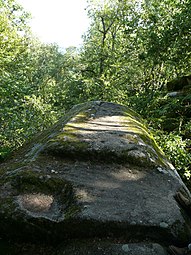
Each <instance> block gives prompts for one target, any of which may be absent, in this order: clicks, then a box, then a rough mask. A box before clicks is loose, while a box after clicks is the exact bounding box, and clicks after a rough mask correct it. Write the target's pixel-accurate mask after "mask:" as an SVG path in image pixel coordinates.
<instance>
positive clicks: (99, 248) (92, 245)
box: [58, 241, 168, 255]
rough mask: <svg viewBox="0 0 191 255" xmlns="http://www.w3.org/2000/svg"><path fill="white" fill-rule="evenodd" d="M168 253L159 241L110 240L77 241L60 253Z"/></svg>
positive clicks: (118, 254)
mask: <svg viewBox="0 0 191 255" xmlns="http://www.w3.org/2000/svg"><path fill="white" fill-rule="evenodd" d="M70 254H72V255H87V254H91V255H126V254H128V255H167V254H168V253H167V252H166V250H165V249H164V248H163V247H162V246H161V245H159V244H157V243H114V242H113V243H112V242H109V241H92V242H88V241H76V242H71V243H70V244H68V245H67V244H66V245H65V246H63V248H61V249H60V252H58V255H70Z"/></svg>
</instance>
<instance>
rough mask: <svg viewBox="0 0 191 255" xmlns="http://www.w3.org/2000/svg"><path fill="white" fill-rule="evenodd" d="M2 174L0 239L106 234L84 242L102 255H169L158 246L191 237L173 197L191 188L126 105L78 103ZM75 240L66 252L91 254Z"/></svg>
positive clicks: (56, 239) (56, 238)
mask: <svg viewBox="0 0 191 255" xmlns="http://www.w3.org/2000/svg"><path fill="white" fill-rule="evenodd" d="M0 174H1V179H0V218H1V221H0V237H1V238H9V239H10V238H13V239H17V240H18V239H20V240H26V241H27V240H30V241H37V240H47V241H53V242H61V241H64V240H65V241H66V240H69V239H83V240H87V239H86V238H91V239H93V240H97V238H98V240H105V239H107V244H106V243H105V241H103V242H102V241H101V244H100V241H99V242H97V241H95V242H94V245H93V246H91V249H89V248H88V247H89V246H88V244H87V245H85V246H86V250H87V248H88V249H89V251H90V253H88V254H92V255H93V254H97V255H99V254H115V253H109V251H113V249H114V250H115V249H117V250H116V254H126V253H127V251H129V253H128V254H141V252H140V251H142V254H166V253H165V250H164V249H163V248H162V247H161V246H160V245H159V244H162V245H163V246H165V245H168V244H170V243H172V242H175V243H179V244H184V243H186V242H188V241H189V238H190V237H191V221H190V219H189V217H188V216H187V215H186V213H185V212H184V211H183V210H182V209H181V208H180V207H179V205H178V204H177V202H176V200H175V198H174V195H175V194H176V192H177V191H178V190H180V189H181V190H182V191H183V192H184V194H185V195H186V196H187V197H190V194H189V192H188V190H187V188H186V187H185V185H184V184H183V182H182V180H181V179H180V177H179V175H178V174H177V172H176V170H175V169H174V167H173V166H172V165H171V163H170V162H169V161H168V160H167V159H166V157H165V155H164V154H163V152H161V150H160V149H159V147H158V146H157V145H156V143H155V141H154V139H153V137H152V135H151V134H150V133H149V131H148V130H147V128H146V127H145V125H144V121H143V120H142V119H141V118H140V116H139V115H137V114H136V113H135V112H134V111H132V110H130V109H129V108H128V107H125V106H122V105H118V104H113V103H107V102H100V101H95V102H89V103H85V104H82V105H77V106H75V107H74V108H73V109H72V110H71V111H70V112H69V113H68V114H67V115H66V116H64V117H63V118H61V119H60V121H59V122H58V123H56V124H55V125H54V126H53V127H51V128H50V129H48V130H46V131H45V132H43V133H42V134H39V135H37V136H36V137H34V139H33V141H31V142H30V143H28V144H26V145H25V146H23V147H22V148H21V149H20V150H19V151H18V152H16V153H15V155H14V156H13V157H12V159H10V160H9V161H7V162H6V163H4V164H1V167H0ZM85 243H86V242H85ZM130 243H131V244H130ZM132 243H139V244H137V245H134V244H132ZM157 243H159V244H157ZM147 244H148V245H147ZM75 245H76V244H75ZM75 245H74V246H71V244H70V246H68V247H67V248H66V249H62V252H61V253H60V254H87V253H86V252H85V251H84V249H85V248H83V247H85V246H84V242H83V243H82V244H78V245H77V248H75V247H76V246H75ZM133 245H134V246H133ZM99 247H102V249H103V251H104V252H105V253H101V252H100V249H101V248H100V249H99ZM71 249H73V252H72V253H71ZM118 249H120V251H118ZM133 249H134V253H130V251H132V250H133ZM148 249H150V250H148ZM80 250H81V252H80ZM143 250H145V253H144V252H143ZM96 251H97V252H96ZM117 251H118V253H117ZM136 251H137V253H136Z"/></svg>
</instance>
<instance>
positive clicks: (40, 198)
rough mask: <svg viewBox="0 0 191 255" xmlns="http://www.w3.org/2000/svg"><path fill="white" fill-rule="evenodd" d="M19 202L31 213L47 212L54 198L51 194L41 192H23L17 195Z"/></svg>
mask: <svg viewBox="0 0 191 255" xmlns="http://www.w3.org/2000/svg"><path fill="white" fill-rule="evenodd" d="M18 201H19V204H20V205H21V207H22V208H24V209H25V210H28V211H30V212H33V213H40V212H43V213H45V212H48V211H49V210H50V209H51V206H52V204H53V201H54V198H53V196H52V195H45V194H41V193H36V194H23V195H20V196H18Z"/></svg>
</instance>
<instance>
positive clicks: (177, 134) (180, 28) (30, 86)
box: [0, 0, 191, 180]
mask: <svg viewBox="0 0 191 255" xmlns="http://www.w3.org/2000/svg"><path fill="white" fill-rule="evenodd" d="M87 6H88V7H87V10H88V15H89V17H90V19H91V24H90V27H89V29H88V31H87V32H86V33H85V34H84V35H83V40H84V42H83V45H82V47H81V48H79V49H77V48H75V47H70V48H68V49H66V50H65V51H64V52H63V51H61V50H60V49H59V47H58V46H57V45H52V44H50V45H46V44H43V43H41V42H40V41H39V40H38V39H36V38H34V36H33V35H32V33H31V31H30V27H29V26H28V21H29V19H30V14H28V13H27V12H25V10H24V9H23V8H22V6H20V5H19V4H18V3H17V2H16V0H0V10H1V12H0V30H1V33H0V72H1V75H0V146H1V148H0V157H1V159H3V158H5V157H6V156H7V155H8V154H9V153H10V152H11V151H12V150H14V149H16V148H18V147H19V146H21V145H22V144H23V143H24V142H25V141H26V140H28V139H30V138H31V137H32V136H33V135H34V134H35V133H37V132H39V131H41V130H43V129H45V128H47V127H48V126H49V125H51V124H52V123H54V122H55V121H56V120H57V119H58V118H59V117H60V116H61V115H63V114H64V113H65V111H67V110H68V109H69V108H71V107H72V106H73V105H74V104H78V103H82V102H85V101H90V100H105V101H112V102H116V103H120V104H124V105H128V106H130V107H132V108H133V109H135V110H136V111H137V112H139V113H140V114H141V115H142V116H143V117H144V118H145V119H146V120H147V123H148V125H149V127H150V128H151V129H152V130H153V132H154V134H155V138H156V139H157V141H158V143H159V144H160V146H161V147H162V149H163V150H164V151H165V153H166V154H167V155H168V156H169V157H170V159H171V160H172V162H173V163H174V164H175V166H176V167H177V169H178V170H179V172H180V173H181V175H182V176H183V178H185V179H188V180H189V178H190V174H191V168H190V164H189V162H190V160H191V154H190V148H191V143H190V136H191V122H190V116H191V106H190V102H191V94H190V90H189V89H188V90H186V92H184V94H183V96H181V97H174V98H171V97H169V96H167V89H166V83H167V81H170V80H173V79H175V78H177V77H181V76H187V75H190V69H191V68H190V65H191V61H190V60H191V59H190V58H191V13H190V9H191V0H184V1H183V0H164V1H156V0H150V1H148V0H142V1H138V0H133V1H132V0H131V1H129V0H112V1H111V0H110V1H106V0H105V1H96V0H88V1H87ZM187 85H189V84H187ZM169 122H170V125H169Z"/></svg>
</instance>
